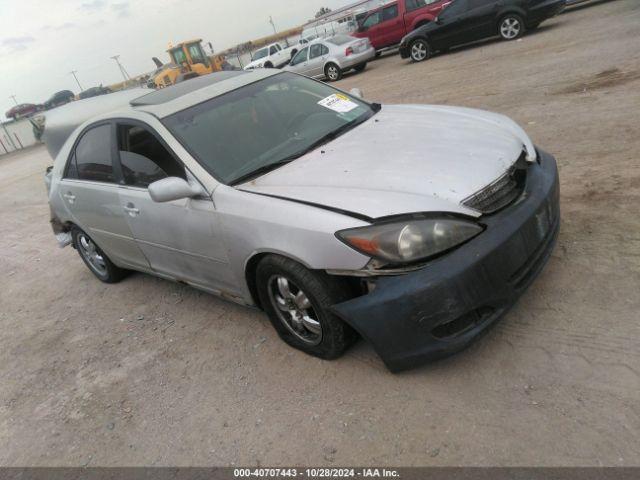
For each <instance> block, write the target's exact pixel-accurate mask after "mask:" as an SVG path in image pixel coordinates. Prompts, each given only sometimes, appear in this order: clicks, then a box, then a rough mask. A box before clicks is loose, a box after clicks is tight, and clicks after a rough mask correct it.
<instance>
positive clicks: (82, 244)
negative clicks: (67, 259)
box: [71, 227, 128, 283]
mask: <svg viewBox="0 0 640 480" xmlns="http://www.w3.org/2000/svg"><path fill="white" fill-rule="evenodd" d="M71 238H72V239H73V246H74V247H75V249H76V250H77V251H78V254H80V258H82V261H83V262H84V263H85V265H86V266H87V267H89V270H91V273H93V274H94V275H95V276H96V277H97V278H98V279H99V280H100V281H101V282H104V283H117V282H119V281H120V280H122V279H123V278H124V277H126V276H127V273H128V271H127V270H124V269H122V268H119V267H117V266H116V265H114V263H113V262H112V261H111V260H110V259H109V257H107V255H106V254H105V253H104V252H103V251H102V249H101V248H100V247H99V246H98V245H96V243H95V242H94V241H93V239H92V238H91V237H90V236H89V235H87V234H86V233H85V232H84V231H83V230H80V229H79V228H77V227H75V228H73V230H72V231H71Z"/></svg>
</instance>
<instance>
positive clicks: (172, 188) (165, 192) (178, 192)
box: [149, 177, 204, 203]
mask: <svg viewBox="0 0 640 480" xmlns="http://www.w3.org/2000/svg"><path fill="white" fill-rule="evenodd" d="M203 193H204V191H203V190H202V188H201V187H200V186H194V185H189V184H188V183H187V182H186V180H183V179H182V178H179V177H168V178H163V179H162V180H158V181H157V182H153V183H152V184H151V185H149V195H150V196H151V199H152V200H153V201H154V202H157V203H166V202H172V201H174V200H181V199H183V198H193V197H197V196H198V195H202V194H203Z"/></svg>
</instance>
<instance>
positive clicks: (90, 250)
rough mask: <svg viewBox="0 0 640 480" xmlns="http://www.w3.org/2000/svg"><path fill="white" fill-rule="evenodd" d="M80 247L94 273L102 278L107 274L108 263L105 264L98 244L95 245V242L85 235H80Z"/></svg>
mask: <svg viewBox="0 0 640 480" xmlns="http://www.w3.org/2000/svg"><path fill="white" fill-rule="evenodd" d="M78 247H79V248H80V254H81V255H82V257H83V258H84V259H85V260H86V261H87V263H88V264H89V266H90V267H91V269H92V270H93V271H95V272H96V273H97V274H98V275H100V276H104V275H106V274H107V263H106V262H105V260H104V257H103V256H102V254H101V253H100V252H99V251H98V248H97V247H96V244H95V243H93V240H91V239H90V238H89V237H88V236H86V235H85V234H84V233H80V234H79V235H78Z"/></svg>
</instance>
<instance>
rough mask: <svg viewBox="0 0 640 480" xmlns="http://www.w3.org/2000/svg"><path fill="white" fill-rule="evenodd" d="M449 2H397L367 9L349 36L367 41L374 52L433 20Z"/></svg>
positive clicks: (437, 0)
mask: <svg viewBox="0 0 640 480" xmlns="http://www.w3.org/2000/svg"><path fill="white" fill-rule="evenodd" d="M450 3H451V0H398V1H396V2H393V3H389V4H387V5H385V6H383V7H380V8H377V9H376V10H371V11H370V12H369V13H367V16H366V17H364V19H363V20H362V22H360V28H358V31H357V32H356V33H354V34H353V35H354V36H355V37H358V38H369V41H370V42H371V44H372V45H373V47H374V48H375V49H376V50H382V49H384V48H387V47H392V46H394V45H397V44H399V43H400V40H402V38H403V37H404V36H405V35H406V34H407V33H409V32H412V31H413V30H415V29H416V28H418V27H421V26H422V25H424V24H426V23H429V22H431V21H433V20H434V19H435V18H436V17H437V16H438V14H439V13H440V12H441V11H442V9H443V8H444V7H446V6H447V5H449V4H450Z"/></svg>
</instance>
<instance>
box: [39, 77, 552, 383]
mask: <svg viewBox="0 0 640 480" xmlns="http://www.w3.org/2000/svg"><path fill="white" fill-rule="evenodd" d="M142 92H144V90H142ZM121 93H122V94H126V95H132V93H131V92H121ZM114 95H118V94H114ZM110 97H113V95H110ZM116 98H119V97H116ZM123 98H130V97H123ZM95 100H101V99H95ZM105 111H109V112H110V113H106V114H103V115H100V116H98V117H94V118H92V119H91V120H89V121H87V122H85V123H84V124H82V125H81V126H80V127H79V128H77V129H76V130H75V131H74V133H73V134H72V135H71V136H70V137H69V138H68V139H66V141H65V142H64V144H63V147H62V148H61V149H60V150H59V151H58V152H57V154H56V159H55V163H54V166H53V169H52V170H51V171H50V172H49V173H48V174H47V176H46V177H45V178H46V183H47V185H48V186H49V187H48V196H49V203H50V205H51V212H52V215H53V218H52V226H53V229H54V232H55V233H56V235H57V237H58V241H59V242H61V243H62V244H63V245H64V244H68V243H72V244H73V245H74V247H75V248H76V249H77V250H78V253H79V255H80V257H81V259H82V260H83V261H84V263H85V264H86V265H87V267H88V268H89V270H90V271H91V272H92V273H93V274H94V275H95V276H96V277H97V278H98V279H99V280H101V281H103V282H106V283H112V282H117V281H119V280H121V279H122V278H123V277H124V276H125V274H126V272H127V270H138V271H142V272H147V273H150V274H153V275H158V276H160V277H162V278H166V279H170V280H175V281H179V282H182V283H187V284H189V285H193V286H195V287H197V288H201V289H203V290H206V291H209V292H212V293H216V294H219V295H222V296H223V297H224V298H226V299H229V300H234V301H236V302H239V303H242V304H246V305H250V306H254V307H258V308H261V309H263V310H264V311H265V312H266V313H267V315H268V316H269V319H270V320H271V322H272V324H273V326H274V328H275V329H276V331H277V332H278V334H279V335H280V336H281V337H282V339H283V340H284V341H285V342H287V343H288V344H289V345H291V346H293V347H295V348H298V349H300V350H302V351H304V352H307V353H309V354H311V355H315V356H318V357H321V358H325V359H333V358H337V357H339V356H340V355H341V354H342V353H343V352H344V351H345V349H346V348H347V347H348V346H349V345H350V344H351V343H352V342H353V341H354V340H355V339H356V338H357V334H359V335H361V336H362V337H364V338H365V339H366V340H367V341H369V342H370V343H371V344H372V345H373V347H374V348H375V350H376V351H377V352H378V353H379V355H380V356H381V357H382V359H383V360H384V362H385V363H386V365H387V366H388V367H389V368H390V369H392V370H394V371H396V370H400V369H404V368H409V367H412V366H415V365H417V364H419V363H421V362H424V361H426V360H429V359H433V358H438V357H441V356H444V355H448V354H451V353H453V352H455V351H457V350H460V349H461V348H463V347H465V346H466V345H467V344H469V343H470V342H471V341H472V340H473V339H474V338H476V337H478V336H479V335H480V334H481V333H482V332H483V331H485V330H486V329H487V328H488V327H489V326H490V325H491V324H493V323H494V322H495V321H497V319H498V318H500V317H501V316H502V314H504V312H506V311H507V310H508V309H509V307H510V306H511V305H512V304H513V303H514V302H515V301H516V299H517V298H518V296H519V295H520V294H521V293H522V292H523V291H524V290H525V289H526V287H527V286H528V285H529V284H530V283H531V282H532V281H533V280H534V278H535V277H536V276H537V275H538V273H539V272H540V270H541V269H542V267H543V266H544V264H545V263H546V261H547V259H548V258H549V256H550V254H551V251H552V249H553V245H554V242H555V239H556V236H557V233H558V225H559V218H560V211H559V186H558V185H559V183H558V172H557V167H556V161H555V159H554V158H553V156H551V155H550V154H548V153H545V152H544V151H543V150H541V149H539V148H536V147H535V146H534V145H533V143H532V142H531V140H530V139H529V137H528V136H527V134H526V133H525V132H524V131H523V130H522V129H521V128H520V127H519V126H518V125H516V124H515V123H514V122H513V121H511V120H509V119H508V118H506V117H504V116H502V115H498V114H495V113H489V112H484V111H480V110H472V109H467V108H456V107H446V106H428V105H379V104H376V103H369V102H366V101H364V100H362V99H361V98H359V97H358V96H356V95H355V94H348V93H346V92H343V91H340V90H337V89H335V88H332V87H330V86H329V85H326V84H324V83H321V82H318V81H315V80H312V79H309V78H307V77H304V76H301V75H296V74H293V73H291V72H280V71H274V70H266V69H263V70H255V71H252V72H242V71H239V72H221V73H213V74H211V75H207V76H204V77H200V78H196V79H193V80H190V81H189V82H185V83H181V84H178V85H175V86H174V87H171V88H167V89H163V90H159V91H155V92H152V93H149V94H146V95H144V96H141V97H140V98H137V99H134V100H133V101H131V102H130V104H128V105H123V106H122V107H120V108H119V109H116V110H115V111H114V110H113V109H111V108H106V107H105ZM72 120H73V116H69V118H68V121H72ZM59 124H60V125H62V130H61V132H62V134H63V136H64V132H66V131H68V127H69V124H68V122H65V121H62V120H61V121H59ZM52 127H54V126H53V125H52V124H49V125H48V126H47V130H45V134H46V136H47V139H46V140H45V141H47V140H48V139H49V138H50V137H55V136H56V135H58V133H57V132H56V131H55V130H53V131H52V130H49V129H50V128H52ZM59 140H60V139H58V141H59ZM61 262H62V260H61ZM60 270H61V272H62V271H64V265H62V263H61V266H60ZM70 288H71V289H73V286H70Z"/></svg>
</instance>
